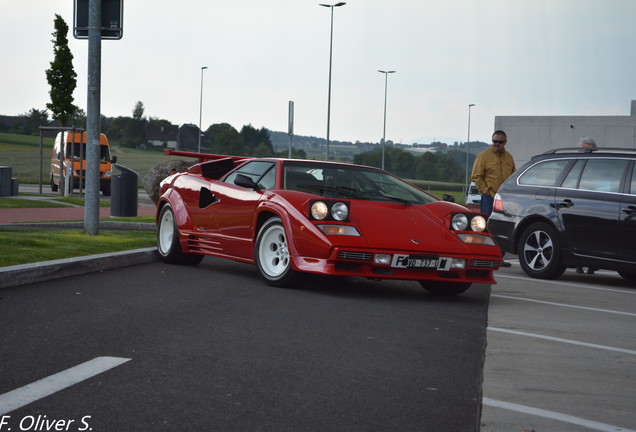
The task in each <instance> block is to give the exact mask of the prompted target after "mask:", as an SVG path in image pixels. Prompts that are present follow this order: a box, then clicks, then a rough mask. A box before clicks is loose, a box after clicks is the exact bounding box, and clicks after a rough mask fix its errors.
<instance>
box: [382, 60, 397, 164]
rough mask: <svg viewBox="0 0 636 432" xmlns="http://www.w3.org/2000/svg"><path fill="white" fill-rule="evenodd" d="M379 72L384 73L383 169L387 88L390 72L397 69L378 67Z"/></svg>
mask: <svg viewBox="0 0 636 432" xmlns="http://www.w3.org/2000/svg"><path fill="white" fill-rule="evenodd" d="M378 72H380V73H383V74H384V131H383V132H382V169H384V143H385V142H386V95H387V91H386V90H387V84H388V81H389V74H390V73H395V71H383V70H379V69H378Z"/></svg>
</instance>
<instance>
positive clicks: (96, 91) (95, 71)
mask: <svg viewBox="0 0 636 432" xmlns="http://www.w3.org/2000/svg"><path fill="white" fill-rule="evenodd" d="M101 22H102V0H89V1H88V103H87V117H86V130H87V133H86V194H85V196H86V199H85V203H84V233H85V234H90V235H98V234H99V145H100V142H99V138H100V129H101V128H100V122H101V119H100V93H101V61H102V29H101Z"/></svg>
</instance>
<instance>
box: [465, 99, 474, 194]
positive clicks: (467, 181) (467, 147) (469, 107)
mask: <svg viewBox="0 0 636 432" xmlns="http://www.w3.org/2000/svg"><path fill="white" fill-rule="evenodd" d="M474 106H475V104H468V140H466V193H468V186H469V185H470V180H469V179H468V149H469V147H470V109H471V108H472V107H474Z"/></svg>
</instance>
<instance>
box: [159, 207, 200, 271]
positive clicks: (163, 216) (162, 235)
mask: <svg viewBox="0 0 636 432" xmlns="http://www.w3.org/2000/svg"><path fill="white" fill-rule="evenodd" d="M157 251H158V252H159V255H160V256H161V260H162V261H163V262H165V263H169V264H186V265H197V264H199V263H200V262H201V260H202V259H203V255H199V254H192V253H184V252H183V251H182V250H181V244H180V243H179V234H178V232H177V223H176V221H175V219H174V212H173V211H172V207H170V205H169V204H166V205H165V206H164V207H163V208H162V209H161V213H160V216H159V226H158V227H157Z"/></svg>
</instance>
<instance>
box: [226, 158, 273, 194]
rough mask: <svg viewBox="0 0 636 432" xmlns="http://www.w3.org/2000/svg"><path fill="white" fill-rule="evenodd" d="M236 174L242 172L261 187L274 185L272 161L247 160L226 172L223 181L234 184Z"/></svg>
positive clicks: (268, 187) (269, 187)
mask: <svg viewBox="0 0 636 432" xmlns="http://www.w3.org/2000/svg"><path fill="white" fill-rule="evenodd" d="M237 174H243V175H244V176H247V177H249V178H250V179H252V181H253V182H255V183H258V184H259V186H261V187H262V188H263V189H271V188H272V187H274V183H275V181H276V175H275V174H276V170H275V169H274V163H273V162H266V161H254V162H247V163H245V164H243V165H241V166H240V167H238V168H237V169H236V170H234V171H232V172H231V173H230V174H228V175H227V177H225V179H223V181H224V182H225V183H230V184H234V179H235V178H236V175H237Z"/></svg>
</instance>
